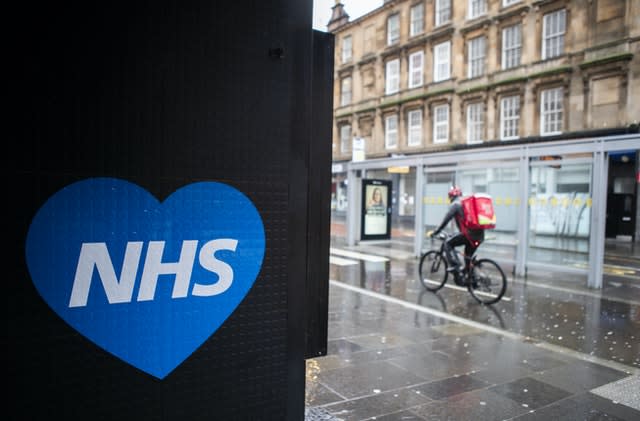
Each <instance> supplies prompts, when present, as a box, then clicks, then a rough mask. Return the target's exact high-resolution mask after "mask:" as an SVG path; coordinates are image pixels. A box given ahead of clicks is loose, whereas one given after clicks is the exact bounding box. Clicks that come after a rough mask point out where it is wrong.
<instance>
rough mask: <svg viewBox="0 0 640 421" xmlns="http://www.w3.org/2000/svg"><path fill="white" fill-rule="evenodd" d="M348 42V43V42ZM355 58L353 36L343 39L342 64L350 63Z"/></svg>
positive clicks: (346, 36)
mask: <svg viewBox="0 0 640 421" xmlns="http://www.w3.org/2000/svg"><path fill="white" fill-rule="evenodd" d="M347 40H348V42H347ZM352 58H353V37H352V35H351V34H349V35H345V36H344V37H343V38H342V63H343V64H344V63H348V62H350V61H351V59H352Z"/></svg>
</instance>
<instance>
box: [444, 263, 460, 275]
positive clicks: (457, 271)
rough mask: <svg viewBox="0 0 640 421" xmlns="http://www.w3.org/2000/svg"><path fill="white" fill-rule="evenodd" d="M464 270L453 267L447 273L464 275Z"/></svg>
mask: <svg viewBox="0 0 640 421" xmlns="http://www.w3.org/2000/svg"><path fill="white" fill-rule="evenodd" d="M461 269H462V268H461V267H460V266H456V265H452V266H449V267H448V268H447V272H449V273H458V274H460V273H462V270H461Z"/></svg>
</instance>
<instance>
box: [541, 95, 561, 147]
mask: <svg viewBox="0 0 640 421" xmlns="http://www.w3.org/2000/svg"><path fill="white" fill-rule="evenodd" d="M552 93H553V94H554V96H555V98H551V99H552V100H554V99H555V101H554V103H555V104H559V105H560V106H559V107H558V109H554V110H550V111H545V102H546V100H547V99H548V98H547V95H550V94H552ZM564 114H565V113H564V87H562V86H556V87H553V88H548V89H542V90H541V91H540V117H539V118H540V136H553V135H557V134H562V132H563V130H564V117H565V115H564ZM552 115H556V117H555V118H554V120H553V121H547V118H548V117H549V116H552ZM547 123H549V124H547ZM552 124H553V125H554V126H558V127H557V128H559V130H550V131H547V130H546V129H545V126H550V125H552ZM554 128H556V127H554Z"/></svg>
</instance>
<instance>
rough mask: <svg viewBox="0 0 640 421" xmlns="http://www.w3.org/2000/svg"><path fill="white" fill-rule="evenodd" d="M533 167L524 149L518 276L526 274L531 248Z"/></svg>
mask: <svg viewBox="0 0 640 421" xmlns="http://www.w3.org/2000/svg"><path fill="white" fill-rule="evenodd" d="M530 179H531V167H530V166H529V149H528V148H527V147H524V148H523V149H522V153H521V155H520V197H521V198H522V199H521V200H520V207H519V208H518V225H519V228H518V234H517V236H516V238H517V243H516V268H515V269H516V276H524V275H525V274H526V263H527V248H528V246H529V244H528V243H529V184H530Z"/></svg>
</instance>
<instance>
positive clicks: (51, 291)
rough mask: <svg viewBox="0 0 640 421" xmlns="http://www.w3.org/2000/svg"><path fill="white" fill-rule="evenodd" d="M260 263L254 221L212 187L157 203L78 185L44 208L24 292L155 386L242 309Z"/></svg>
mask: <svg viewBox="0 0 640 421" xmlns="http://www.w3.org/2000/svg"><path fill="white" fill-rule="evenodd" d="M264 252H265V232H264V226H263V223H262V218H261V217H260V214H259V213H258V211H257V209H256V208H255V206H254V205H253V203H252V202H251V201H250V200H249V199H248V198H247V196H245V195H244V194H243V193H241V192H240V191H238V190H237V189H235V188H233V187H231V186H229V185H226V184H223V183H218V182H198V183H194V184H190V185H187V186H185V187H183V188H181V189H179V190H177V191H175V192H174V193H173V194H171V195H170V196H169V197H167V198H166V199H165V200H163V201H162V202H160V201H158V200H157V199H156V198H155V197H154V196H152V195H151V194H150V193H149V192H147V191H146V190H144V189H143V188H141V187H139V186H137V185H135V184H132V183H130V182H128V181H125V180H121V179H115V178H91V179H87V180H83V181H79V182H76V183H74V184H71V185H69V186H67V187H65V188H63V189H62V190H60V191H58V192H57V193H55V194H54V195H53V196H51V197H50V198H49V199H48V200H47V201H46V202H45V203H44V205H43V206H42V207H41V208H40V209H39V210H38V212H37V213H36V215H35V216H34V218H33V220H32V222H31V225H30V227H29V231H28V233H27V239H26V260H27V265H28V268H29V273H30V275H31V281H32V282H33V284H34V286H35V288H36V290H37V291H38V293H39V294H40V296H41V297H42V298H43V299H44V301H45V302H46V303H47V304H48V305H49V307H51V309H52V310H53V311H54V312H55V313H56V314H57V315H58V316H60V317H61V318H62V319H64V320H65V321H66V322H67V323H68V324H69V325H70V326H71V327H73V328H74V329H75V330H77V331H78V332H79V333H81V334H82V335H83V336H85V337H86V338H87V339H89V340H90V341H92V342H94V343H95V344H97V345H98V346H100V347H101V348H103V349H105V350H106V351H107V352H109V353H111V354H113V355H114V356H116V357H118V358H120V359H122V360H123V361H125V362H127V363H129V364H130V365H132V366H134V367H137V368H138V369H140V370H142V371H144V372H146V373H148V374H150V375H152V376H154V377H157V378H159V379H162V378H164V377H166V376H167V375H168V374H169V373H171V371H173V370H174V369H175V368H176V367H177V366H178V365H180V364H181V363H182V362H183V361H184V360H185V359H186V358H188V357H189V355H191V354H192V353H193V352H194V351H195V350H196V349H197V348H198V347H199V346H200V345H202V343H203V342H204V341H206V340H207V338H209V337H210V336H211V335H212V334H213V333H214V332H215V331H216V330H217V329H218V328H219V327H220V326H221V325H222V324H223V323H224V321H225V320H226V319H227V318H228V317H229V316H230V315H231V313H233V311H234V310H235V309H236V308H237V307H238V305H239V304H240V303H241V302H242V300H243V299H244V297H245V296H246V295H247V293H248V292H249V290H250V289H251V287H252V286H253V283H254V282H255V280H256V278H257V276H258V274H259V272H260V268H261V266H262V261H263V258H264Z"/></svg>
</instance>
